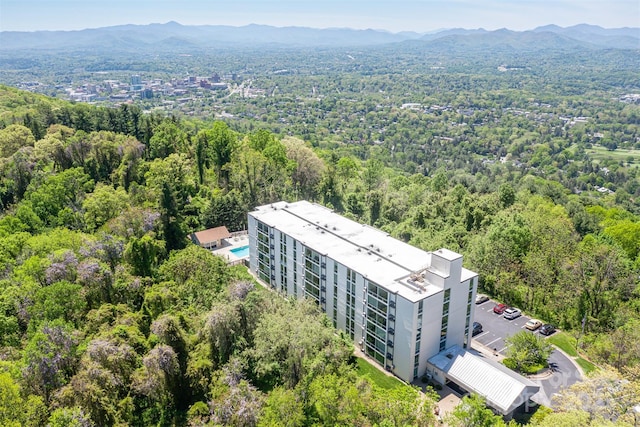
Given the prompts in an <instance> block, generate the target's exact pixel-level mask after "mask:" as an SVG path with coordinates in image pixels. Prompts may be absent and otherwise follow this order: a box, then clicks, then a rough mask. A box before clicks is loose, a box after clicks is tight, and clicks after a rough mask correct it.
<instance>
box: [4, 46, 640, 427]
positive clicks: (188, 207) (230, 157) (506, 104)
mask: <svg viewBox="0 0 640 427" xmlns="http://www.w3.org/2000/svg"><path fill="white" fill-rule="evenodd" d="M609 58H616V60H617V61H620V63H624V65H622V66H621V67H620V68H619V69H617V70H614V71H612V72H611V74H610V75H608V77H606V76H604V75H602V74H599V73H594V76H593V77H592V76H591V75H586V76H585V75H582V76H579V75H578V73H577V72H574V71H572V70H571V68H570V67H566V68H564V69H562V70H561V72H559V73H558V75H552V74H548V75H546V74H545V75H544V76H541V75H540V74H538V73H545V72H546V71H545V67H544V64H542V65H541V68H540V69H539V70H538V71H535V72H534V73H533V74H532V75H529V76H528V77H527V76H523V75H520V76H518V77H517V78H516V77H514V75H513V74H509V73H507V74H502V75H500V76H497V77H496V76H493V77H491V76H489V75H488V74H485V75H480V74H479V75H469V74H463V73H462V68H464V66H463V65H459V67H458V69H457V70H454V72H450V73H446V74H439V73H440V72H439V71H437V70H436V71H435V72H434V73H431V74H429V75H426V74H425V75H419V74H415V75H411V74H406V73H405V74H404V76H403V77H399V76H400V72H398V74H397V75H393V74H385V73H378V72H373V71H371V70H369V71H368V70H362V69H360V70H359V71H358V73H357V74H356V73H355V72H353V70H351V69H349V70H347V71H346V72H341V74H340V75H338V76H335V78H332V79H327V78H322V77H314V76H305V78H306V79H307V80H305V83H304V84H303V83H302V79H298V78H294V76H287V75H285V76H271V78H270V79H271V80H269V81H268V82H267V81H265V82H263V83H262V86H267V84H270V85H272V90H273V88H275V87H276V86H277V88H278V90H279V94H278V95H277V97H275V95H274V97H263V98H255V99H243V100H242V101H238V100H237V99H236V100H235V101H234V100H233V97H231V98H229V99H228V101H224V102H228V104H224V105H223V107H220V105H218V106H208V105H202V106H201V107H200V108H201V112H206V111H207V109H208V108H211V109H215V108H223V109H225V110H226V111H232V112H233V113H234V115H235V119H230V120H227V121H225V122H223V121H220V120H212V118H211V117H204V116H205V114H196V116H199V118H195V117H185V116H182V115H167V114H163V113H161V112H158V113H149V112H145V111H143V109H142V108H141V107H139V106H136V105H128V104H123V105H121V106H119V107H96V106H89V105H86V104H72V103H67V102H65V101H61V100H57V99H52V98H47V97H44V96H41V95H36V94H32V93H29V92H24V91H20V90H17V89H13V88H9V87H4V86H0V176H1V180H0V209H1V217H0V271H1V272H2V275H1V276H0V397H1V399H0V424H2V425H10V426H13V425H15V426H19V425H33V426H37V425H51V426H68V425H73V426H76V425H77V426H90V425H139V426H143V425H144V426H146V425H239V426H253V425H260V426H269V425H290V426H306V425H362V426H369V425H371V426H373V425H378V426H392V425H393V426H402V425H431V424H432V423H434V422H435V418H434V415H433V405H434V397H433V396H431V395H429V394H427V395H424V394H420V393H418V392H417V391H416V390H414V389H413V388H410V387H393V388H388V389H383V388H381V387H380V386H379V385H378V384H376V383H375V382H374V381H372V380H371V379H369V378H368V377H366V376H362V375H360V373H359V372H360V371H359V370H358V369H357V363H356V360H355V358H354V356H353V349H352V343H350V342H349V340H348V339H346V338H345V337H344V336H343V335H342V334H340V333H337V332H336V331H335V330H334V329H333V328H332V325H331V322H329V321H328V320H327V319H326V318H325V317H324V316H323V315H322V314H320V313H318V312H317V309H316V307H314V306H312V305H309V304H306V303H304V302H296V301H290V300H286V299H284V298H282V297H281V296H279V295H276V294H274V293H272V292H269V291H267V290H265V289H262V288H261V287H260V286H258V285H256V284H255V283H254V281H253V279H252V278H251V276H249V275H248V273H247V272H246V269H244V268H243V267H241V266H235V267H227V266H226V265H225V263H224V261H223V260H222V259H220V258H218V257H216V256H214V255H212V254H210V253H209V252H208V251H206V250H203V249H200V248H198V247H196V246H195V245H192V244H191V243H190V241H189V240H188V238H187V236H188V234H189V233H191V232H194V231H198V230H201V229H204V228H209V227H213V226H218V225H226V226H227V227H229V228H230V229H231V230H242V229H243V228H244V227H245V223H246V214H247V212H248V211H249V210H250V209H252V208H253V207H255V206H258V205H260V204H265V203H269V202H273V201H277V200H298V199H308V200H312V201H315V202H318V203H321V204H324V205H326V206H330V207H332V208H333V209H335V210H336V211H338V212H340V213H342V214H344V215H346V216H348V217H350V218H353V219H355V220H358V221H361V222H365V223H368V224H371V225H374V226H376V227H379V228H381V229H383V230H385V231H387V232H388V233H390V234H391V235H393V236H394V237H397V238H399V239H402V240H404V241H406V242H409V243H411V244H413V245H415V246H417V247H420V248H423V249H425V250H434V249H438V248H440V247H448V248H450V249H452V250H454V251H458V252H460V253H462V254H464V256H465V263H466V265H467V266H468V267H469V268H471V269H473V270H476V271H478V272H480V287H481V289H482V291H484V292H486V293H488V294H489V295H491V296H493V297H495V298H497V299H499V300H501V301H504V302H505V303H507V304H510V305H517V306H519V307H521V308H522V309H523V310H524V311H526V312H527V313H529V314H531V315H535V316H536V317H539V318H541V319H544V321H545V322H550V323H554V324H556V325H558V326H559V327H560V328H562V329H563V330H565V331H567V332H569V333H570V334H573V335H574V336H575V337H579V338H580V339H579V346H580V349H579V350H580V353H581V354H582V356H584V357H585V358H588V359H589V360H591V361H592V362H593V363H595V364H597V365H599V366H601V367H603V371H602V372H604V374H603V373H602V372H601V373H600V374H599V375H600V376H599V377H598V378H596V379H593V381H596V380H597V381H605V380H606V379H607V378H618V379H619V378H620V376H622V377H623V378H625V379H626V382H624V384H632V385H633V386H634V387H637V385H638V384H640V176H639V174H638V172H639V167H638V164H639V162H640V155H639V154H638V151H637V149H638V148H639V144H640V140H639V137H640V133H639V131H640V107H639V106H638V105H637V104H634V103H629V102H622V101H621V100H620V99H619V97H621V96H622V95H623V94H625V93H632V92H633V91H634V90H636V91H638V90H640V88H638V87H637V86H634V85H637V81H635V83H634V81H633V80H632V79H629V76H630V75H633V73H632V72H631V71H630V70H631V69H632V68H633V60H630V59H628V58H626V59H625V57H624V55H619V54H617V53H615V52H612V53H609ZM636 59H637V57H636ZM522 60H523V61H525V60H526V58H522ZM597 61H602V63H603V64H605V63H606V61H607V60H606V59H599V60H597ZM597 61H596V62H597ZM349 67H351V65H349ZM603 67H604V65H603ZM391 71H393V70H391ZM547 71H548V70H547ZM562 73H564V74H562ZM563 75H564V77H562V76H563ZM567 76H568V78H567ZM541 77H544V79H546V80H544V84H542V83H540V81H541V80H540V78H541ZM563 78H564V79H566V80H563ZM314 79H315V80H317V81H314ZM256 81H257V80H256ZM300 85H302V88H300V87H299V86H300ZM296 87H298V89H296ZM400 87H403V90H405V91H406V92H402V93H400V90H401V89H400ZM614 88H615V89H614ZM300 91H302V92H304V91H310V92H318V93H319V92H323V93H325V94H328V93H331V94H332V95H331V96H322V97H318V96H315V95H314V96H313V97H310V96H305V97H303V98H300V97H298V96H297V95H296V93H299V92H300ZM612 92H613V93H615V96H612ZM338 93H339V94H340V96H338V95H337V94H338ZM403 93H406V95H403ZM418 94H419V95H418ZM219 101H220V102H223V101H221V100H219ZM403 103H419V104H420V108H419V109H418V110H416V109H415V108H413V107H412V106H409V107H406V106H405V108H403V107H402V104H403ZM423 106H426V107H424V108H423ZM436 107H437V108H436ZM605 374H606V375H608V377H605ZM603 378H604V379H603ZM587 383H588V382H587ZM594 387H596V386H594ZM594 389H596V390H601V389H598V388H594ZM624 390H625V393H627V394H628V390H629V389H628V388H627V386H625V388H624ZM579 392H580V391H579V390H578V391H576V393H579ZM582 392H584V390H583V391H582ZM613 399H614V400H616V399H617V397H615V396H614V397H613ZM566 402H570V400H569V398H568V397H567V399H566V400H565V402H564V403H565V405H564V406H563V404H561V403H562V402H561V403H559V404H558V407H557V408H556V409H557V410H558V412H556V413H553V414H551V413H546V412H545V413H544V414H543V413H541V414H539V415H537V418H535V419H533V420H532V421H531V424H532V425H557V421H558V419H562V418H558V417H565V419H567V420H573V421H571V422H573V424H568V425H589V423H592V425H602V423H603V422H604V421H605V420H608V422H612V423H613V422H617V423H618V424H620V425H627V424H625V423H631V422H632V421H631V420H630V419H629V418H625V417H628V416H629V414H628V413H627V408H626V407H625V408H622V407H621V408H619V409H615V410H614V409H611V408H608V409H611V410H612V411H614V412H613V413H606V414H605V413H603V412H602V411H599V408H598V407H599V406H601V405H600V404H598V403H597V402H595V403H593V405H592V407H590V408H586V407H585V405H587V403H585V402H584V401H581V405H582V408H581V407H580V406H576V405H573V406H571V405H568V404H566ZM480 403H481V402H480ZM478 405H479V404H478V402H476V401H472V400H470V401H469V404H468V405H467V407H466V408H467V410H468V411H471V410H476V411H477V412H478V413H479V414H483V416H485V417H489V419H491V420H493V421H490V422H492V423H499V422H500V421H498V420H496V419H493V418H490V417H491V416H492V415H491V414H490V413H489V414H486V413H483V411H482V410H481V409H480V408H479V407H478ZM587 406H588V405H587ZM474 408H475V409H474ZM577 408H578V409H577ZM582 409H584V410H582ZM615 411H618V412H615ZM459 412H460V413H458V414H457V417H458V418H456V419H452V420H450V421H451V424H452V425H455V424H456V423H459V425H465V422H464V419H465V416H468V414H466V415H465V414H464V413H463V412H464V408H463V409H461V410H460V411H459Z"/></svg>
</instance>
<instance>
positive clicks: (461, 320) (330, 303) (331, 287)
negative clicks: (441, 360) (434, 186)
mask: <svg viewBox="0 0 640 427" xmlns="http://www.w3.org/2000/svg"><path fill="white" fill-rule="evenodd" d="M248 231H249V247H250V256H249V264H250V269H251V271H252V272H253V273H254V274H255V275H256V276H257V277H259V278H260V279H261V280H262V281H263V282H265V283H267V284H268V285H269V286H271V287H272V288H273V289H275V290H278V291H280V292H282V293H285V294H287V295H291V296H294V297H296V298H305V297H306V298H312V299H313V300H314V301H316V303H317V304H318V305H319V306H320V308H321V309H322V310H323V311H324V312H325V313H326V315H327V316H328V317H329V319H331V320H332V321H333V323H334V326H335V327H337V328H339V329H342V330H344V331H345V332H346V333H347V334H348V335H349V336H350V337H351V338H352V339H353V341H354V342H355V343H356V344H357V345H358V346H359V347H360V349H361V350H362V351H363V352H364V353H365V354H367V355H368V356H369V357H370V358H372V359H373V360H375V361H376V362H377V363H379V364H380V365H381V366H383V367H384V368H386V369H387V370H388V371H390V372H393V373H394V374H395V375H396V376H398V377H399V378H401V379H403V380H405V381H407V382H411V381H412V380H413V379H415V378H417V377H419V376H422V375H424V374H425V372H426V370H427V361H428V359H429V358H431V357H433V356H434V355H436V354H438V353H440V352H441V351H443V350H444V349H445V348H448V347H451V346H454V345H455V346H459V347H461V348H466V347H467V346H468V345H470V340H471V332H470V325H472V324H473V314H474V308H475V305H474V304H473V302H474V301H475V296H476V289H477V283H478V279H477V274H476V273H474V272H472V271H469V270H467V269H465V268H464V267H462V256H461V255H460V254H457V253H455V252H452V251H449V250H447V249H439V250H437V251H434V252H426V251H423V250H421V249H418V248H415V247H413V246H411V245H408V244H406V243H403V242H401V241H399V240H397V239H394V238H392V237H390V236H389V235H388V234H386V233H384V232H382V231H380V230H377V229H375V228H372V227H369V226H367V225H362V224H359V223H357V222H355V221H352V220H349V219H347V218H345V217H343V216H340V215H338V214H336V213H334V212H332V211H331V210H330V209H327V208H325V207H322V206H320V205H317V204H313V203H309V202H306V201H300V202H295V203H286V202H278V203H274V204H271V205H265V206H260V207H258V208H256V209H255V210H254V211H253V212H250V213H249V216H248Z"/></svg>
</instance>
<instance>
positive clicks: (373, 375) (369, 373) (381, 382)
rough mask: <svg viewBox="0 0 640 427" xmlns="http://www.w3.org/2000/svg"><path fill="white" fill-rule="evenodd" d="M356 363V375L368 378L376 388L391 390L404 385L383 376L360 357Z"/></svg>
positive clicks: (395, 379)
mask: <svg viewBox="0 0 640 427" xmlns="http://www.w3.org/2000/svg"><path fill="white" fill-rule="evenodd" d="M356 362H357V364H358V369H357V372H358V375H359V376H361V377H369V379H370V380H371V381H373V382H374V383H375V384H376V385H377V386H378V387H381V388H384V389H392V388H396V387H402V386H404V385H405V383H403V382H402V381H400V380H398V379H397V378H395V377H390V376H388V375H385V374H384V373H383V372H381V371H380V370H379V369H378V368H376V367H375V366H373V365H372V364H371V363H369V362H367V361H366V360H364V359H363V358H361V357H357V358H356Z"/></svg>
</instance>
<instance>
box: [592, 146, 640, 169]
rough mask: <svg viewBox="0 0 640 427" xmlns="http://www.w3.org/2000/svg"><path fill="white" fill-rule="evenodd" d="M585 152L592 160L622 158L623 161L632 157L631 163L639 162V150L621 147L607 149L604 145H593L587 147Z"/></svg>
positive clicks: (618, 159)
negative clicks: (611, 149)
mask: <svg viewBox="0 0 640 427" xmlns="http://www.w3.org/2000/svg"><path fill="white" fill-rule="evenodd" d="M586 152H587V154H589V156H591V158H593V159H594V160H599V161H602V160H608V159H613V160H615V161H620V160H622V161H624V162H628V159H629V158H631V157H632V158H633V161H632V162H631V163H632V164H635V165H637V164H640V150H626V149H623V148H618V149H616V150H613V151H609V150H607V149H606V148H605V147H602V146H599V145H594V146H592V147H591V148H587V149H586Z"/></svg>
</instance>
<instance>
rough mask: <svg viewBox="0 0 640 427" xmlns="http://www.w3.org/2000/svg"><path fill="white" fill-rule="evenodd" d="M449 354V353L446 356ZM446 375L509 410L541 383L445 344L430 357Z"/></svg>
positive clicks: (515, 406)
mask: <svg viewBox="0 0 640 427" xmlns="http://www.w3.org/2000/svg"><path fill="white" fill-rule="evenodd" d="M448 356H451V357H448ZM429 363H430V364H432V365H433V366H435V367H436V368H438V369H439V370H441V371H443V372H444V373H445V374H446V375H447V377H448V378H449V379H451V380H452V381H454V382H455V383H456V384H458V385H460V386H461V387H462V388H464V389H465V390H467V391H471V392H474V393H477V394H479V395H481V396H483V397H484V398H486V399H487V404H488V405H489V406H491V407H493V408H495V409H498V410H499V411H501V412H502V413H503V414H505V415H506V414H508V413H509V412H511V411H512V410H514V409H515V408H517V407H518V406H520V405H521V404H522V403H524V402H525V401H526V400H527V399H529V398H530V397H531V396H533V395H534V394H536V393H537V392H538V390H539V389H540V386H539V385H538V384H536V383H534V382H532V381H530V380H528V379H527V378H525V377H523V376H521V375H519V374H517V373H516V372H513V371H512V370H510V369H509V368H507V367H506V366H503V365H501V364H499V363H496V362H494V361H492V360H489V359H485V358H483V357H482V356H479V355H476V354H473V353H471V352H469V351H467V350H464V349H462V348H460V347H459V346H457V345H456V346H453V347H451V348H448V349H446V350H444V351H442V352H440V353H438V354H437V355H435V356H433V357H432V358H430V359H429Z"/></svg>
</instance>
